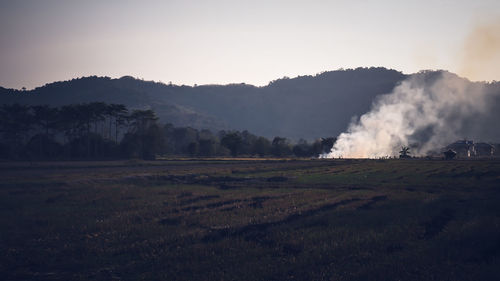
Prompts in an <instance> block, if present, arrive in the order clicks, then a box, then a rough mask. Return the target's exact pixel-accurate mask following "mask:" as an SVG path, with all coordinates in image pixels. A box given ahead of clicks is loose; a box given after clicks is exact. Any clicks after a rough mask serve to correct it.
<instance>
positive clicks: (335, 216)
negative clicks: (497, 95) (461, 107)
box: [0, 159, 500, 280]
mask: <svg viewBox="0 0 500 281" xmlns="http://www.w3.org/2000/svg"><path fill="white" fill-rule="evenodd" d="M0 179H1V181H0V206H1V207H0V224H1V225H2V231H1V232H0V272H1V275H2V279H3V280H89V279H92V280H496V278H497V276H499V274H500V246H499V245H500V238H499V237H500V216H499V214H500V205H499V204H498V200H499V199H500V190H499V188H498V187H499V186H500V185H499V184H500V161H497V160H483V161H431V160H411V161H403V160H395V159H391V160H347V159H346V160H286V159H281V160H263V159H262V160H258V159H257V160H256V159H252V160H234V159H231V160H175V161H174V160H171V161H151V162H147V161H124V162H121V161H115V162H44V163H31V164H30V163H26V164H25V163H0Z"/></svg>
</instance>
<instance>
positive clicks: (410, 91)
mask: <svg viewBox="0 0 500 281" xmlns="http://www.w3.org/2000/svg"><path fill="white" fill-rule="evenodd" d="M487 87H488V84H485V83H471V82H470V81H468V80H466V79H463V78H460V77H458V76H457V75H455V74H452V73H449V72H444V71H434V72H430V71H427V72H421V73H418V74H415V75H412V76H411V77H410V78H408V79H406V80H405V81H403V82H402V83H401V84H400V85H398V86H397V87H395V89H394V90H393V92H392V93H390V94H387V95H382V96H380V97H379V98H378V99H377V100H376V101H375V102H374V103H373V105H372V109H371V111H370V112H368V113H366V114H364V115H362V116H361V117H360V118H359V120H355V121H354V122H352V123H351V124H350V125H349V127H348V130H347V132H345V133H342V134H340V136H339V137H338V139H337V142H336V143H335V145H334V146H333V148H332V150H331V152H330V153H329V154H327V155H324V157H327V158H332V157H347V158H378V157H385V156H394V155H397V154H398V152H399V150H400V149H401V146H410V147H411V152H412V155H416V156H423V155H428V154H430V153H432V152H435V151H438V152H439V149H441V148H442V147H444V146H445V145H447V144H449V143H451V142H453V141H456V140H457V139H460V138H464V137H477V136H482V137H484V136H486V134H484V133H483V132H482V131H483V130H484V129H483V128H484V126H485V125H486V124H483V122H487V121H486V120H487V119H488V118H489V119H492V118H491V114H493V112H494V111H495V110H494V109H495V107H496V106H494V104H498V94H495V92H494V91H491V89H487ZM493 119H494V118H493ZM490 122H491V120H490ZM484 131H488V130H484ZM468 134H469V135H468Z"/></svg>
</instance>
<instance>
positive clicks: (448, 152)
mask: <svg viewBox="0 0 500 281" xmlns="http://www.w3.org/2000/svg"><path fill="white" fill-rule="evenodd" d="M443 154H444V159H446V160H451V159H453V158H455V156H457V153H456V152H455V151H454V150H451V149H448V150H446V151H445V152H443Z"/></svg>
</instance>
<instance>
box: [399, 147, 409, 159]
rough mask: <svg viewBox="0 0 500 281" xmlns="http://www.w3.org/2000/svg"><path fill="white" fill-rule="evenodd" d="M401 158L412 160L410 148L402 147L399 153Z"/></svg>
mask: <svg viewBox="0 0 500 281" xmlns="http://www.w3.org/2000/svg"><path fill="white" fill-rule="evenodd" d="M399 158H411V156H410V148H409V147H408V146H402V147H401V151H400V152H399Z"/></svg>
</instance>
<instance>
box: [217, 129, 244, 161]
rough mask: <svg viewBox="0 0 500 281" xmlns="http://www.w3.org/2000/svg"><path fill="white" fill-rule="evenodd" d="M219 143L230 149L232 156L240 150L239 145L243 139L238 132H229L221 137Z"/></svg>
mask: <svg viewBox="0 0 500 281" xmlns="http://www.w3.org/2000/svg"><path fill="white" fill-rule="evenodd" d="M220 143H221V145H222V146H224V147H226V148H227V149H229V151H231V155H232V156H233V157H235V156H237V155H238V153H239V152H240V150H241V146H242V143H243V139H242V138H241V136H240V134H239V133H238V132H231V133H228V134H226V135H224V137H222V139H221V141H220Z"/></svg>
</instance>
